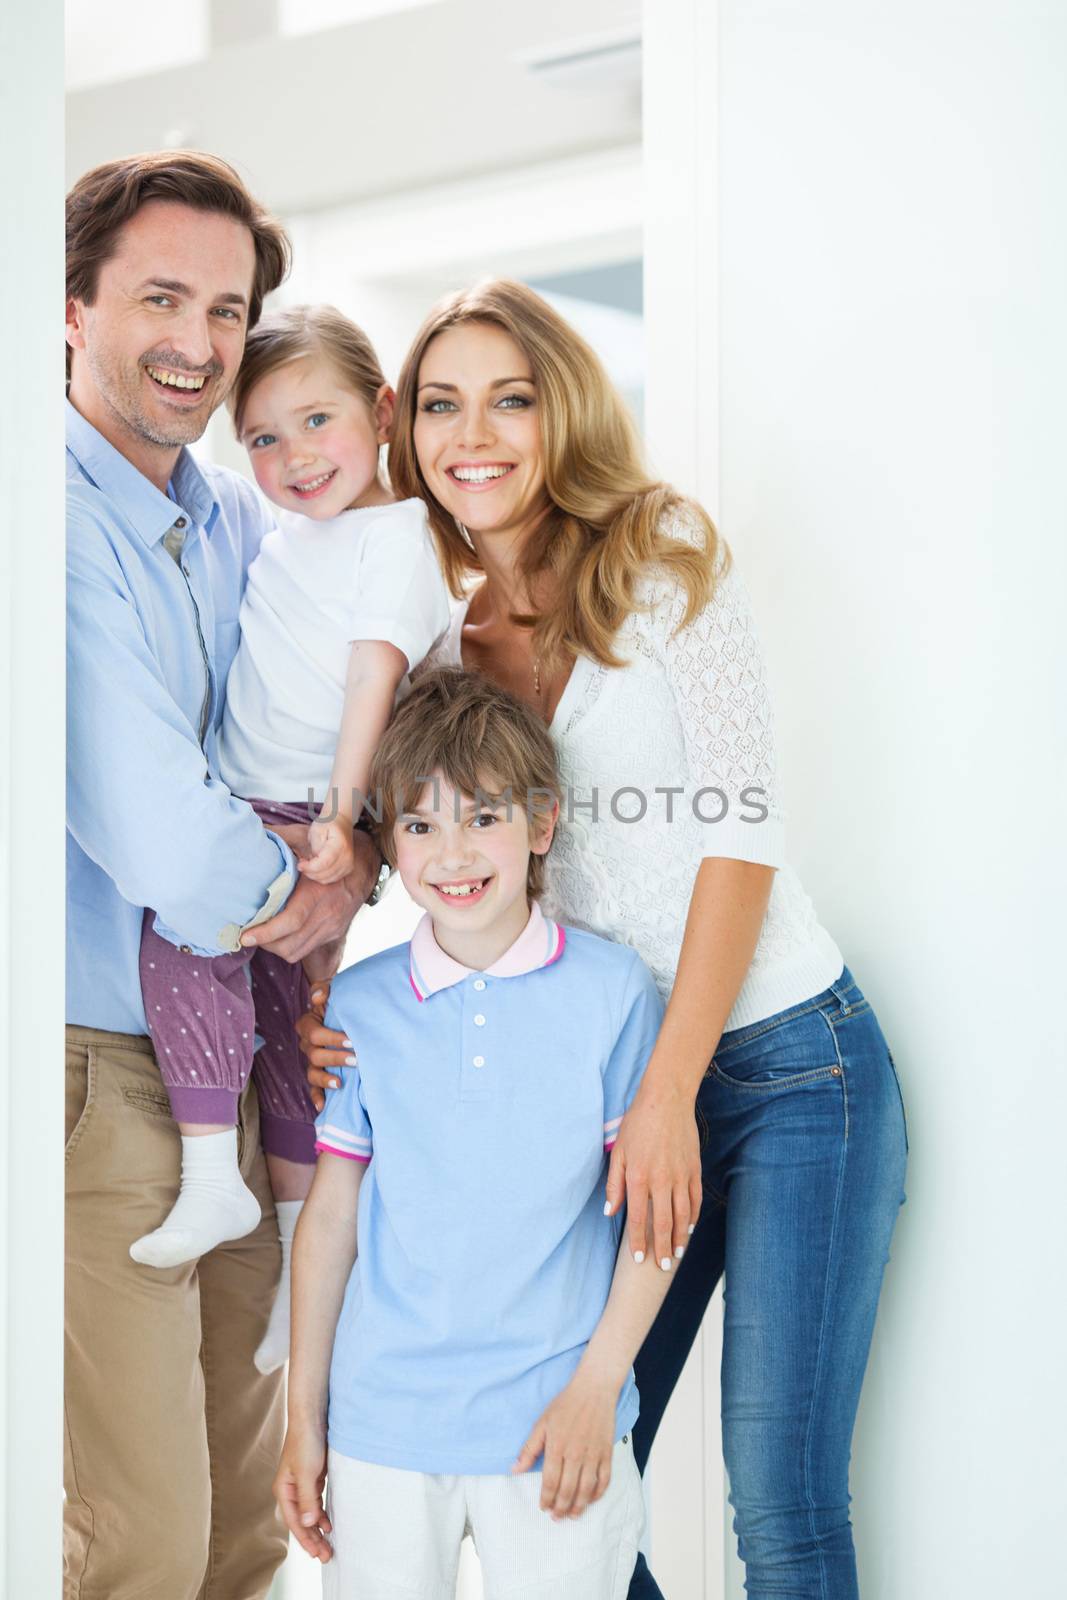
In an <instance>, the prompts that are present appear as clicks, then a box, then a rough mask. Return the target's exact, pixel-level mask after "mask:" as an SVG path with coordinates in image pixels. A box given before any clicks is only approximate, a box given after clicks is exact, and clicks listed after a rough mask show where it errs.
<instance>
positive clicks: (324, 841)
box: [297, 817, 356, 883]
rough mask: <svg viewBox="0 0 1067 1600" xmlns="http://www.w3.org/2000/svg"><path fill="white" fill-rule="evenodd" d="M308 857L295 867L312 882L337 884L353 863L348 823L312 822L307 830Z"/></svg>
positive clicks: (338, 819)
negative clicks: (309, 853) (309, 851)
mask: <svg viewBox="0 0 1067 1600" xmlns="http://www.w3.org/2000/svg"><path fill="white" fill-rule="evenodd" d="M308 846H309V848H310V850H311V855H310V857H308V858H307V859H305V860H302V861H298V862H297V867H298V869H299V870H300V871H301V872H302V873H303V874H304V876H305V877H306V878H310V879H311V881H312V882H313V883H340V881H341V879H342V878H347V877H348V874H349V873H350V872H351V871H352V869H353V867H354V866H355V864H356V852H355V847H354V845H353V843H352V824H351V823H350V822H349V821H348V819H347V817H335V818H333V820H332V821H330V822H313V823H312V824H311V827H310V828H309V829H308Z"/></svg>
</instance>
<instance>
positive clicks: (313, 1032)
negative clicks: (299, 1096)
mask: <svg viewBox="0 0 1067 1600" xmlns="http://www.w3.org/2000/svg"><path fill="white" fill-rule="evenodd" d="M329 997H330V985H329V984H328V983H314V984H312V987H311V1010H310V1011H305V1012H304V1015H303V1016H302V1017H301V1018H300V1021H299V1022H298V1023H297V1025H296V1031H297V1035H298V1037H299V1039H300V1048H301V1050H302V1051H303V1053H304V1055H305V1056H306V1057H307V1063H308V1065H307V1080H308V1093H309V1094H310V1095H311V1103H312V1105H313V1106H314V1107H315V1110H316V1111H321V1110H322V1108H323V1106H324V1105H325V1104H326V1096H325V1095H324V1094H323V1092H322V1091H323V1090H324V1089H339V1088H340V1087H341V1069H342V1067H354V1066H355V1065H356V1055H355V1051H354V1050H353V1048H352V1041H351V1039H346V1038H345V1036H344V1034H343V1033H338V1032H337V1030H336V1029H335V1028H327V1027H326V1025H325V1023H324V1022H323V1020H322V1019H323V1017H324V1015H325V1013H326V1002H327V1000H328V999H329Z"/></svg>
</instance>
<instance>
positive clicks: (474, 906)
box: [393, 773, 558, 933]
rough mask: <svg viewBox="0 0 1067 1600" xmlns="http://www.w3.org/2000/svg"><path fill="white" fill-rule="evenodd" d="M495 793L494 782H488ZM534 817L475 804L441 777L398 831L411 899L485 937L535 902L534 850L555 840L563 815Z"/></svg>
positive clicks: (442, 920)
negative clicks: (531, 895)
mask: <svg viewBox="0 0 1067 1600" xmlns="http://www.w3.org/2000/svg"><path fill="white" fill-rule="evenodd" d="M486 792H487V793H492V785H490V784H487V785H486ZM557 809H558V808H553V811H552V812H551V813H548V812H547V811H546V812H545V813H542V814H540V815H538V816H536V817H535V818H534V819H533V823H532V825H531V822H530V819H529V818H528V817H527V815H526V812H525V811H524V810H523V809H522V807H521V806H520V805H517V804H512V805H511V807H510V816H509V808H508V805H507V803H506V802H504V801H501V803H500V804H499V805H497V806H494V805H491V804H486V803H481V804H479V805H477V806H475V804H474V801H473V799H472V798H471V796H470V795H463V794H457V793H456V791H455V790H454V789H453V788H452V787H451V786H450V785H449V784H448V782H447V781H446V779H445V778H444V777H443V776H442V775H441V774H440V773H437V774H435V776H434V779H433V781H432V782H430V783H428V784H427V785H426V787H425V789H424V790H423V791H422V793H421V794H420V796H419V798H418V803H417V805H416V807H415V809H414V810H413V811H408V812H404V813H402V814H401V815H400V816H399V817H398V818H397V821H396V826H395V829H394V832H393V839H394V847H395V850H396V864H397V870H398V872H399V873H400V876H401V878H402V879H403V883H404V887H405V889H406V890H407V892H408V894H409V895H410V896H411V898H412V899H413V900H414V901H415V903H416V905H420V906H422V907H423V909H424V910H426V911H428V912H429V913H430V915H431V916H432V917H433V919H434V923H435V924H438V925H440V926H441V927H443V928H448V929H453V930H455V931H456V932H460V931H463V932H471V933H474V932H479V933H480V932H484V931H485V930H486V929H488V928H490V927H492V925H493V924H494V923H495V922H497V921H499V920H501V919H502V918H504V917H506V916H507V914H508V913H509V912H511V911H513V909H514V908H515V906H516V904H517V903H518V902H520V901H521V902H522V904H523V905H526V903H527V895H526V875H527V869H528V867H529V862H530V855H531V852H533V853H536V854H538V855H544V853H545V851H546V850H547V849H548V847H549V845H550V844H551V842H552V833H553V830H554V827H555V816H556V810H557Z"/></svg>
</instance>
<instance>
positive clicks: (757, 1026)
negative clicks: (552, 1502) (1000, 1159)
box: [629, 967, 907, 1600]
mask: <svg viewBox="0 0 1067 1600" xmlns="http://www.w3.org/2000/svg"><path fill="white" fill-rule="evenodd" d="M697 1121H698V1123H699V1125H700V1131H701V1139H702V1162H703V1172H704V1201H703V1206H702V1209H701V1213H700V1221H699V1222H698V1224H697V1228H696V1232H695V1233H694V1234H693V1237H692V1239H691V1240H690V1241H689V1247H688V1249H687V1251H686V1254H685V1258H684V1260H683V1261H682V1263H681V1265H680V1266H679V1268H678V1276H677V1280H676V1282H675V1283H674V1285H673V1286H672V1288H671V1292H670V1294H669V1295H668V1297H667V1299H666V1301H665V1302H664V1305H663V1309H662V1310H661V1312H660V1314H659V1317H658V1318H657V1320H656V1322H655V1324H654V1325H653V1327H652V1329H651V1331H650V1332H649V1335H648V1337H647V1339H646V1340H645V1343H644V1345H643V1346H642V1348H641V1351H640V1353H639V1355H638V1358H637V1361H636V1363H635V1367H636V1373H637V1384H638V1388H639V1390H640V1394H641V1415H640V1419H639V1421H638V1423H637V1426H636V1428H635V1429H634V1450H635V1454H636V1457H637V1463H638V1466H639V1467H640V1468H641V1470H642V1471H644V1467H645V1463H646V1461H647V1460H648V1453H649V1450H650V1449H651V1447H652V1441H653V1439H654V1438H655V1436H656V1429H657V1428H658V1427H659V1422H660V1418H661V1417H662V1415H663V1412H664V1409H665V1407H666V1405H667V1401H668V1400H669V1399H670V1396H671V1391H672V1390H673V1388H674V1385H675V1383H676V1382H677V1379H678V1375H679V1373H680V1372H681V1370H682V1367H683V1365H684V1364H685V1359H686V1356H687V1355H688V1353H689V1349H690V1346H691V1345H692V1343H693V1340H694V1339H695V1337H696V1334H697V1330H698V1328H699V1327H700V1321H701V1318H702V1317H703V1315H704V1311H705V1308H706V1307H707V1304H708V1300H709V1299H710V1297H711V1294H712V1291H713V1289H714V1288H715V1285H716V1283H717V1282H718V1280H719V1277H720V1276H721V1275H724V1276H725V1321H724V1327H723V1355H722V1422H723V1453H724V1455H725V1458H726V1469H727V1472H728V1474H729V1479H730V1504H731V1505H732V1506H733V1509H734V1531H735V1533H736V1534H737V1538H738V1549H739V1551H740V1554H741V1559H742V1560H743V1561H744V1563H745V1570H746V1575H747V1576H746V1584H745V1587H746V1590H747V1592H748V1595H749V1596H750V1597H751V1600H765V1597H766V1600H770V1597H771V1596H773V1597H775V1600H782V1597H783V1596H786V1597H788V1600H857V1597H858V1595H859V1589H858V1587H857V1581H856V1558H855V1553H854V1550H853V1546H852V1528H851V1525H850V1522H849V1514H848V1505H849V1493H848V1461H849V1449H850V1445H851V1440H852V1429H853V1425H854V1423H855V1419H856V1408H857V1405H858V1403H859V1396H860V1387H861V1385H862V1383H863V1374H864V1369H865V1367H866V1365H867V1354H868V1351H869V1349H870V1342H871V1332H872V1330H873V1328H874V1318H875V1312H876V1310H877V1307H878V1294H879V1290H880V1288H881V1284H882V1273H883V1271H884V1268H885V1264H886V1262H887V1260H888V1259H889V1241H890V1237H891V1235H892V1232H893V1225H894V1223H895V1221H896V1217H897V1212H898V1210H899V1207H900V1206H901V1204H902V1203H903V1201H904V1192H903V1181H904V1167H905V1162H906V1158H907V1133H906V1129H905V1122H904V1107H903V1102H902V1100H901V1095H900V1086H899V1084H898V1082H897V1077H896V1072H895V1071H894V1068H893V1063H892V1058H891V1057H890V1054H889V1050H888V1048H887V1046H886V1042H885V1038H884V1037H883V1034H882V1030H881V1028H880V1027H879V1026H878V1021H877V1019H876V1017H875V1015H874V1012H873V1011H872V1010H871V1007H870V1005H869V1004H868V1002H867V1001H866V1000H865V999H864V998H863V995H862V994H861V993H860V990H859V988H858V986H857V984H856V982H855V980H854V979H853V977H852V974H851V973H850V972H849V970H848V968H847V967H846V968H845V971H844V972H843V973H842V975H841V977H840V978H839V980H838V981H837V983H835V984H832V985H831V986H830V988H829V989H827V990H826V991H825V992H824V993H823V994H820V995H816V996H815V997H814V998H813V999H811V1000H807V1001H805V1002H804V1003H803V1004H802V1005H799V1006H794V1007H793V1008H792V1009H790V1010H789V1011H783V1012H780V1013H779V1014H778V1015H777V1016H773V1017H768V1018H766V1019H765V1020H764V1021H762V1022H756V1023H753V1024H752V1026H751V1027H748V1028H737V1029H734V1030H732V1031H731V1032H729V1033H725V1034H723V1037H722V1040H721V1042H720V1045H719V1049H718V1051H717V1052H716V1054H715V1057H714V1059H713V1061H712V1064H711V1067H710V1068H709V1070H708V1072H707V1074H706V1076H705V1078H704V1081H703V1083H702V1084H701V1086H700V1092H699V1094H698V1095H697ZM712 1512H713V1514H715V1508H712ZM629 1600H662V1594H661V1591H660V1589H659V1587H658V1586H657V1584H656V1582H655V1580H654V1579H653V1577H652V1575H651V1573H650V1572H649V1570H648V1568H647V1566H646V1565H645V1560H644V1557H643V1556H642V1557H641V1558H640V1559H639V1561H638V1564H637V1567H636V1569H635V1572H634V1576H633V1581H632V1583H631V1585H630V1592H629Z"/></svg>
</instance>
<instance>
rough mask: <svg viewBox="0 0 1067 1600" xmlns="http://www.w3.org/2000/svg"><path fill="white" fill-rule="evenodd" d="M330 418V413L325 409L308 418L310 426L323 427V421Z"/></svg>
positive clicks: (327, 420)
mask: <svg viewBox="0 0 1067 1600" xmlns="http://www.w3.org/2000/svg"><path fill="white" fill-rule="evenodd" d="M329 420H330V418H329V415H328V414H327V413H326V412H325V411H316V412H315V413H314V415H313V416H310V417H309V418H308V420H307V425H308V427H309V428H321V427H322V425H323V423H326V422H329Z"/></svg>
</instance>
